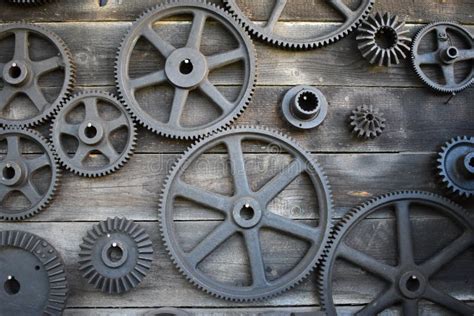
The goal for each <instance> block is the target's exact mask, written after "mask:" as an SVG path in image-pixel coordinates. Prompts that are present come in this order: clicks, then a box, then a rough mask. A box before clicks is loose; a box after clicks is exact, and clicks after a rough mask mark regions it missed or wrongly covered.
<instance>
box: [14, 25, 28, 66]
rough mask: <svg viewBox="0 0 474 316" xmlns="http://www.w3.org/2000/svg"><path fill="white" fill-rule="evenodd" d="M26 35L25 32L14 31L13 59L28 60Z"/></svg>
mask: <svg viewBox="0 0 474 316" xmlns="http://www.w3.org/2000/svg"><path fill="white" fill-rule="evenodd" d="M28 35H29V34H28V31H26V30H17V31H15V54H14V57H13V58H15V59H20V60H26V59H29V58H30V53H29V47H28V46H29V42H28Z"/></svg>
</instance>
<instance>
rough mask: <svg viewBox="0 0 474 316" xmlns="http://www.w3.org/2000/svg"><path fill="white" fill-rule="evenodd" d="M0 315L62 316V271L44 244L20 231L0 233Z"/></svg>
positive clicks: (65, 294) (64, 284)
mask: <svg viewBox="0 0 474 316" xmlns="http://www.w3.org/2000/svg"><path fill="white" fill-rule="evenodd" d="M0 262H1V263H2V264H0V284H1V285H2V286H1V287H0V314H1V315H19V316H20V315H25V316H26V315H51V316H54V315H57V316H59V315H62V311H63V310H64V308H65V307H66V300H67V297H68V285H67V280H66V270H65V267H64V263H63V261H62V259H61V257H60V255H59V253H58V252H57V251H56V250H55V249H54V248H53V246H51V245H50V244H49V243H48V242H47V241H46V240H44V239H42V238H41V237H38V236H36V235H33V234H30V233H27V232H22V231H1V232H0Z"/></svg>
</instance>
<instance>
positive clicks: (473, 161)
mask: <svg viewBox="0 0 474 316" xmlns="http://www.w3.org/2000/svg"><path fill="white" fill-rule="evenodd" d="M469 166H470V167H471V168H474V157H472V158H471V159H470V160H469Z"/></svg>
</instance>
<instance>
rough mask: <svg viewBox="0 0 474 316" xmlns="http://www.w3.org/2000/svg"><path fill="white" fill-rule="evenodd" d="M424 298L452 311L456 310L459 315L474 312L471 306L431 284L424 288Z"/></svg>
mask: <svg viewBox="0 0 474 316" xmlns="http://www.w3.org/2000/svg"><path fill="white" fill-rule="evenodd" d="M424 298H426V299H427V300H429V301H431V302H433V303H437V304H440V305H442V306H444V307H446V308H447V309H449V310H451V311H453V312H458V313H460V314H461V315H472V314H473V313H474V308H473V307H471V306H469V305H467V304H466V303H464V302H461V301H460V300H458V299H455V298H454V297H452V296H451V295H448V294H446V293H443V292H441V291H439V290H437V289H435V288H434V287H432V286H429V287H427V288H426V290H425V294H424Z"/></svg>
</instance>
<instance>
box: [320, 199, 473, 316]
mask: <svg viewBox="0 0 474 316" xmlns="http://www.w3.org/2000/svg"><path fill="white" fill-rule="evenodd" d="M426 210H431V211H433V212H435V213H436V215H437V216H438V215H443V217H446V218H449V219H450V220H452V221H454V222H455V223H456V225H457V227H459V228H460V230H462V232H461V233H460V234H459V236H458V237H457V238H456V239H454V240H452V241H451V242H450V243H449V244H448V245H447V246H445V247H444V248H442V249H441V250H440V251H438V252H437V253H435V254H433V255H432V256H431V257H429V258H428V259H426V260H424V261H423V262H418V261H416V260H415V253H414V245H413V240H414V234H413V230H414V229H413V226H414V225H412V220H411V219H410V217H411V216H410V215H411V214H413V212H417V211H421V212H426ZM377 212H382V213H384V212H393V213H394V215H395V219H396V229H395V238H396V242H397V245H398V246H397V248H398V253H397V261H398V263H397V264H396V265H392V264H389V263H385V262H382V261H380V260H377V259H375V258H374V257H372V256H370V255H368V254H366V252H364V251H361V250H359V249H356V248H354V246H351V243H350V240H351V237H352V239H354V235H353V234H351V233H352V232H353V231H355V230H357V228H358V226H359V225H362V224H363V222H364V220H365V219H367V218H368V217H371V216H374V214H375V213H377ZM366 237H369V238H373V236H369V235H366ZM473 237H474V218H473V217H472V216H471V215H470V214H468V212H467V211H466V210H464V209H463V208H461V207H460V206H458V205H456V204H455V203H453V202H451V201H449V200H447V199H445V198H443V197H441V196H438V195H435V194H432V193H427V192H418V191H403V192H394V193H389V194H386V195H382V196H380V197H377V198H375V199H373V200H371V201H369V202H367V203H364V204H363V205H362V206H360V207H358V208H356V209H354V210H353V211H351V212H349V213H348V214H347V215H346V216H344V217H343V219H342V220H341V222H340V223H339V224H338V225H336V227H335V229H334V232H333V235H332V236H331V238H330V240H329V243H328V244H327V251H326V253H325V255H324V260H323V263H322V265H321V270H320V277H319V292H320V293H319V294H320V297H321V304H322V307H323V310H324V311H325V312H326V313H327V315H329V316H335V315H336V314H337V311H336V307H335V304H334V300H333V296H334V283H333V281H334V280H335V279H336V278H337V276H338V270H337V269H335V266H336V265H337V263H336V261H337V260H344V261H346V262H349V263H351V264H353V265H355V266H357V267H360V268H361V269H362V270H364V271H366V272H367V273H368V274H370V275H373V276H376V277H378V278H380V279H381V280H383V281H384V282H385V283H386V287H384V288H383V290H382V291H381V292H380V293H379V294H378V296H377V297H376V298H375V299H374V300H372V301H371V302H369V303H368V304H366V305H365V306H364V307H363V308H362V309H361V310H359V311H358V312H356V315H377V314H378V313H381V312H382V311H384V310H385V309H387V308H390V307H392V306H395V305H397V304H398V305H399V304H401V305H402V309H403V315H406V316H408V315H409V316H413V315H418V304H419V302H420V300H423V299H426V300H428V301H431V302H433V303H436V304H439V305H441V306H443V307H445V308H447V309H448V310H450V311H453V312H457V313H459V314H461V315H472V314H473V313H474V307H472V306H469V305H467V304H466V303H464V302H462V301H460V300H458V299H456V298H454V297H452V296H451V295H448V294H446V293H444V292H443V289H438V288H436V285H435V283H434V282H432V280H431V278H432V277H433V276H434V275H435V274H436V273H437V272H438V271H439V270H440V269H442V268H443V267H444V266H446V265H447V264H449V263H450V262H451V261H452V260H453V259H454V258H456V257H457V256H459V255H460V254H462V253H464V252H465V251H466V250H468V249H469V248H472V247H473V246H474V238H473ZM357 238H362V240H359V242H362V243H363V244H367V245H370V242H371V240H369V239H367V241H366V243H364V241H363V240H364V239H363V238H364V236H360V234H358V235H357Z"/></svg>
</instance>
